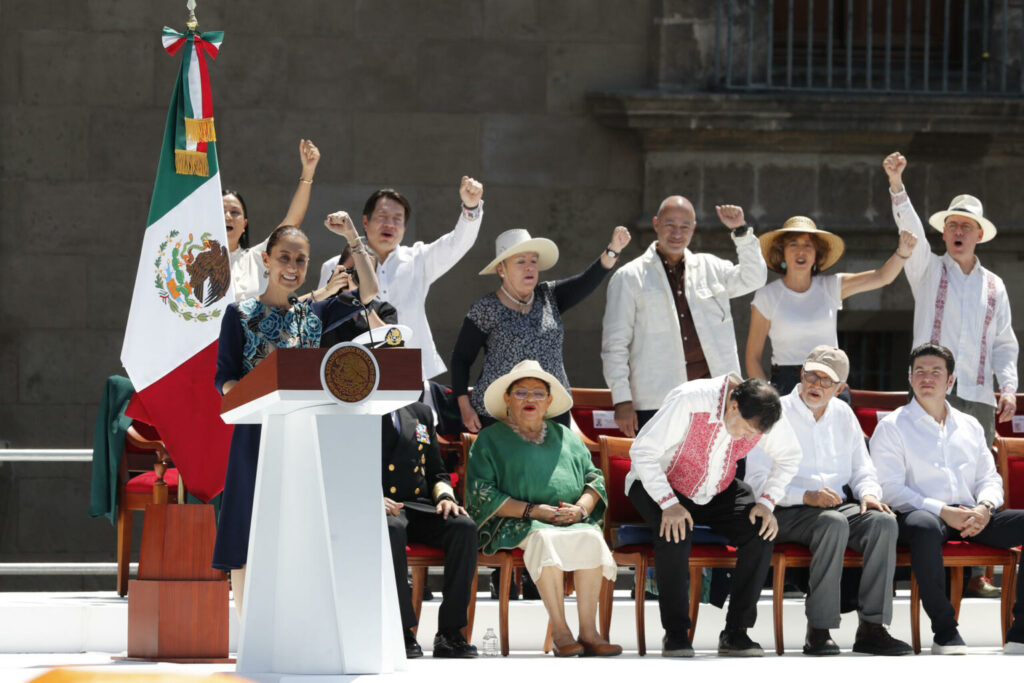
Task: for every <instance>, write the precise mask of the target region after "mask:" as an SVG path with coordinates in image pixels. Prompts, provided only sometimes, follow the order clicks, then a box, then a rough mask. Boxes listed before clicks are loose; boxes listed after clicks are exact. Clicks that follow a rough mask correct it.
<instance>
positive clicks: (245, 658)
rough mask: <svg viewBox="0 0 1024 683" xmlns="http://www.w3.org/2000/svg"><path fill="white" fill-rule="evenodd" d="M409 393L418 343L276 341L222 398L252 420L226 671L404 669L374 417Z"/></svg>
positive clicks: (279, 675) (415, 389)
mask: <svg viewBox="0 0 1024 683" xmlns="http://www.w3.org/2000/svg"><path fill="white" fill-rule="evenodd" d="M422 390H423V383H422V380H421V374H420V350H419V349H404V348H399V349H381V350H372V351H371V350H367V349H366V348H365V347H363V346H360V345H358V344H353V343H351V342H345V343H342V344H338V345H336V346H334V347H332V348H330V349H279V350H277V351H274V352H273V353H271V354H270V355H269V356H267V358H265V359H264V360H263V361H262V362H261V363H260V364H259V365H257V366H256V368H254V369H253V370H252V371H251V372H250V373H249V374H248V375H246V376H245V377H244V378H243V379H242V380H241V381H240V382H239V383H238V384H237V385H236V386H235V387H234V389H232V390H231V391H230V392H228V394H227V395H226V396H225V397H224V399H223V402H222V410H221V415H222V417H223V418H224V421H225V422H227V423H231V424H262V425H263V432H262V438H261V441H260V454H259V467H258V469H257V474H256V494H255V498H254V500H253V512H252V526H251V530H250V534H249V555H248V563H247V570H246V586H245V591H244V604H243V606H242V625H241V634H240V640H239V647H238V664H237V667H236V671H237V673H239V674H241V675H244V676H246V677H247V678H251V679H253V680H257V681H292V680H302V679H306V678H307V677H312V676H315V677H316V679H317V680H318V681H331V680H332V679H335V678H336V679H337V680H339V681H340V680H345V679H342V678H341V676H343V675H352V674H378V673H390V672H393V671H395V670H399V669H404V668H405V645H404V642H403V638H402V628H401V619H400V617H399V612H398V597H397V593H396V588H395V578H394V572H393V570H392V564H391V549H390V545H389V544H388V540H387V527H386V522H385V519H384V511H383V505H384V503H383V499H382V495H381V454H380V438H381V428H380V419H381V418H380V416H381V415H384V414H386V413H388V412H391V411H392V410H396V409H398V408H400V407H402V406H404V405H407V404H409V403H412V402H413V401H415V400H416V399H417V398H418V397H419V395H420V392H421V391H422Z"/></svg>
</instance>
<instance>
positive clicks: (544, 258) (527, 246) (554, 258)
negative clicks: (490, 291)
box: [480, 228, 558, 275]
mask: <svg viewBox="0 0 1024 683" xmlns="http://www.w3.org/2000/svg"><path fill="white" fill-rule="evenodd" d="M531 252H532V253H536V254H537V270H547V269H548V268H550V267H551V266H553V265H555V263H557V262H558V245H557V244H555V243H554V242H552V241H551V240H549V239H547V238H546V237H530V232H529V231H528V230H523V229H522V228H516V229H513V230H506V231H505V232H503V233H501V234H500V235H498V238H497V239H496V240H494V253H495V254H497V256H495V257H494V260H493V261H491V262H490V263H488V264H487V267H486V268H484V269H483V270H481V271H480V275H488V274H490V273H495V272H497V270H496V267H497V265H498V264H499V263H501V262H502V261H504V260H505V259H507V258H511V257H512V256H515V255H516V254H528V253H531Z"/></svg>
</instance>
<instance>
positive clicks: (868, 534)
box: [745, 346, 913, 655]
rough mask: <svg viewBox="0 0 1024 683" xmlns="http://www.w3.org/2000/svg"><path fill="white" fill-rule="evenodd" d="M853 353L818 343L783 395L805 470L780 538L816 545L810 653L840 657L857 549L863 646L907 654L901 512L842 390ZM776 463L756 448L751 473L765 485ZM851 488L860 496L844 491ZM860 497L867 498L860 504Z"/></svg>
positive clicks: (791, 489) (856, 646)
mask: <svg viewBox="0 0 1024 683" xmlns="http://www.w3.org/2000/svg"><path fill="white" fill-rule="evenodd" d="M849 374H850V360H849V358H847V356H846V354H845V353H844V352H843V351H842V350H840V349H837V348H835V347H832V346H818V347H815V348H814V349H812V350H811V353H810V354H809V355H808V356H807V359H806V360H805V361H804V364H803V368H802V370H801V373H800V375H801V377H800V383H799V384H797V385H796V387H794V389H793V391H792V392H791V393H789V394H787V395H786V396H783V397H782V417H783V420H785V421H787V422H788V423H789V426H790V427H792V428H793V432H794V433H795V434H796V436H797V438H798V439H799V441H800V450H801V453H802V456H803V457H802V458H801V460H800V468H799V469H798V470H797V473H796V476H795V477H793V480H792V481H791V482H790V483H789V486H787V487H786V494H785V496H783V498H782V500H781V501H779V504H778V506H777V507H776V508H775V518H776V519H777V520H778V521H779V535H778V536H776V538H775V542H776V543H802V544H803V545H806V546H809V547H810V549H811V581H810V588H811V589H810V592H809V593H808V595H807V603H806V605H805V611H806V614H807V637H806V640H805V642H804V654H805V655H837V654H839V646H838V645H836V643H835V641H833V640H832V636H831V635H830V634H829V629H831V628H838V627H839V621H840V608H839V586H840V579H841V578H842V573H843V555H844V553H845V551H846V549H847V548H850V549H851V550H855V551H857V552H859V553H863V555H864V571H863V573H862V575H861V579H860V590H859V591H858V600H857V602H858V605H859V609H858V614H859V616H860V626H859V627H858V628H857V636H856V639H855V641H854V643H853V651H854V652H860V653H864V654H871V655H905V654H910V653H911V652H913V648H912V647H910V645H908V644H907V643H904V642H903V641H901V640H897V639H895V638H893V637H892V636H891V635H889V632H888V631H887V630H886V628H885V627H886V625H888V624H890V623H891V622H892V577H893V572H894V571H895V569H896V534H897V526H896V518H895V516H894V515H893V513H892V510H890V509H889V506H887V505H885V504H884V503H882V502H881V497H882V487H881V486H880V485H879V483H878V477H877V475H876V473H875V467H874V465H873V464H872V463H871V458H870V457H869V456H868V449H867V447H866V446H865V445H864V437H863V434H862V433H861V429H860V423H858V422H857V417H856V416H855V415H854V414H853V410H852V409H851V408H850V406H848V405H847V404H846V403H844V402H843V401H841V400H838V399H837V398H836V396H838V395H839V393H840V392H841V391H842V390H843V389H844V388H845V387H846V379H847V377H848V376H849ZM772 464H773V463H772V461H771V459H770V458H768V457H767V456H766V455H764V454H763V453H760V452H755V453H752V454H751V455H750V457H748V458H747V474H746V476H745V479H746V481H747V483H749V484H750V486H751V488H753V489H754V490H755V491H758V490H760V489H761V487H762V486H763V485H764V482H765V481H766V480H767V478H768V475H769V474H770V473H771V467H772ZM846 486H849V487H850V491H851V492H852V493H853V497H854V500H850V499H848V498H847V497H846V494H845V493H844V487H846ZM858 501H859V502H858Z"/></svg>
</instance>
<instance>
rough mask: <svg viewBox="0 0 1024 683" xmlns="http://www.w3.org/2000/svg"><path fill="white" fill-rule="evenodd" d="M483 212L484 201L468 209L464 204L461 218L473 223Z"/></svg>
mask: <svg viewBox="0 0 1024 683" xmlns="http://www.w3.org/2000/svg"><path fill="white" fill-rule="evenodd" d="M483 210H484V200H482V199H481V200H480V203H479V204H477V205H476V206H474V207H472V208H471V207H468V206H466V205H465V204H463V205H462V217H463V218H465V219H466V220H467V221H475V220H476V219H478V218H480V214H481V213H483Z"/></svg>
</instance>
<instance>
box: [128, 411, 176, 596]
mask: <svg viewBox="0 0 1024 683" xmlns="http://www.w3.org/2000/svg"><path fill="white" fill-rule="evenodd" d="M171 465H172V463H171V458H170V456H169V455H168V454H167V449H166V448H165V447H164V442H163V441H161V440H160V435H159V434H157V432H156V429H154V428H153V427H151V426H150V425H148V424H146V423H144V422H139V421H138V420H134V421H133V422H132V424H131V425H129V427H128V429H127V431H126V433H125V439H124V449H123V450H122V451H121V463H120V465H119V466H118V470H117V594H118V595H120V596H121V597H124V596H125V595H127V594H128V573H129V562H130V560H131V554H132V512H133V511H135V510H141V511H143V512H144V511H145V510H146V505H148V504H150V503H155V504H158V505H161V504H166V503H176V502H178V492H179V486H178V470H177V469H176V468H175V467H172V466H171ZM181 491H182V492H184V487H183V486H182V487H181Z"/></svg>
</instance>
